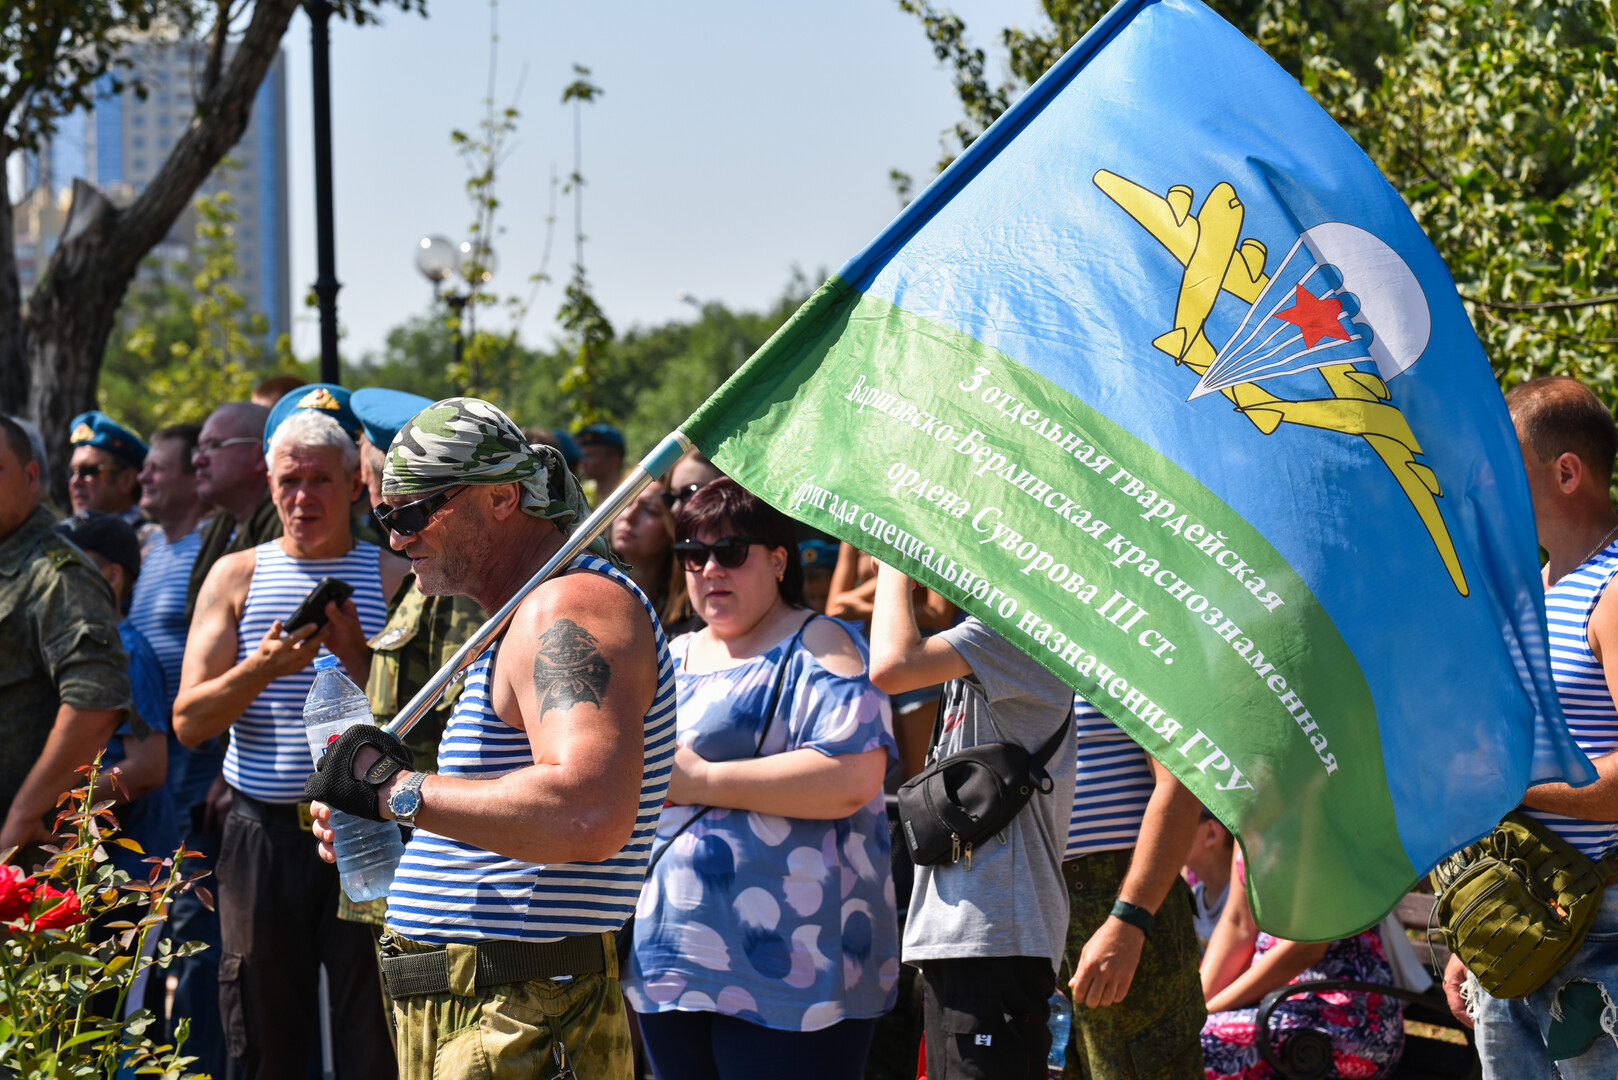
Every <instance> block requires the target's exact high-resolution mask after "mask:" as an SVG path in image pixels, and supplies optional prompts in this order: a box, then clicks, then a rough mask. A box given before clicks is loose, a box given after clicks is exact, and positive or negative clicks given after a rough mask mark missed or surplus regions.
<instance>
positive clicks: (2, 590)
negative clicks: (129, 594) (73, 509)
mask: <svg viewBox="0 0 1618 1080" xmlns="http://www.w3.org/2000/svg"><path fill="white" fill-rule="evenodd" d="M40 492H41V487H40V475H39V465H38V463H36V462H35V461H34V454H33V449H32V447H31V446H30V444H29V440H28V435H27V433H25V432H24V431H23V429H22V428H21V427H20V426H19V425H17V424H16V423H15V422H14V421H12V420H10V419H8V418H6V417H0V703H3V706H0V745H3V746H4V747H5V748H6V751H5V753H4V754H3V755H0V807H4V808H5V819H4V821H5V823H4V825H3V826H0V852H4V851H7V850H9V849H10V848H13V847H23V848H24V857H25V858H26V857H27V847H26V845H30V844H37V843H41V842H48V841H49V840H50V837H51V832H50V829H49V828H48V826H47V823H46V815H48V814H50V813H51V812H52V811H53V810H54V809H55V806H56V799H57V797H58V796H59V795H61V793H62V792H64V791H66V790H68V789H69V788H71V787H73V786H74V784H75V782H76V781H77V779H78V777H77V776H76V775H75V772H74V770H76V769H77V768H78V767H79V766H81V765H85V764H88V763H89V762H90V761H91V759H93V758H94V757H95V754H96V752H97V751H98V750H100V749H101V748H102V747H104V746H106V745H107V739H108V738H109V737H111V735H112V733H113V730H114V729H115V728H116V727H117V726H118V723H119V721H120V720H121V719H122V718H123V715H124V711H125V710H126V709H128V708H129V707H130V691H129V657H128V656H127V655H126V654H125V653H124V650H123V646H122V645H121V644H120V643H119V641H118V611H117V608H116V606H115V604H114V602H113V597H112V589H111V588H110V587H108V585H107V583H106V581H105V580H103V578H102V577H101V574H100V573H99V572H98V571H97V570H96V568H95V567H94V566H93V565H91V564H90V562H89V560H88V559H87V558H86V557H85V555H84V553H83V552H81V551H80V550H79V549H78V548H76V547H74V546H73V545H72V544H70V543H68V542H67V541H66V540H64V539H62V538H61V537H60V536H57V535H56V533H55V531H54V526H55V522H54V521H53V520H52V518H51V515H50V512H49V511H47V510H46V509H45V508H44V507H42V506H41V505H40Z"/></svg>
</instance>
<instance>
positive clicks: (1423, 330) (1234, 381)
mask: <svg viewBox="0 0 1618 1080" xmlns="http://www.w3.org/2000/svg"><path fill="white" fill-rule="evenodd" d="M1304 252H1307V258H1308V259H1309V260H1310V264H1309V265H1307V266H1305V265H1303V263H1304V259H1305V257H1306V256H1305V255H1304V254H1303V253H1304ZM1294 260H1297V262H1296V264H1294ZM1334 279H1335V280H1334ZM1311 282H1313V286H1312V287H1311V286H1310V283H1311ZM1296 286H1304V287H1306V288H1310V291H1311V292H1313V293H1314V295H1315V296H1316V297H1317V298H1319V299H1328V298H1337V299H1338V300H1339V301H1341V302H1342V304H1343V311H1342V314H1341V315H1340V316H1339V321H1340V322H1342V323H1344V324H1345V325H1344V330H1345V331H1347V332H1348V333H1349V335H1350V336H1349V339H1348V340H1346V341H1345V340H1343V339H1340V338H1335V337H1326V338H1322V339H1320V340H1318V341H1317V342H1316V343H1315V344H1314V345H1313V346H1309V345H1307V344H1306V342H1305V339H1304V335H1303V333H1302V332H1301V331H1300V330H1299V329H1298V328H1297V327H1296V326H1294V325H1293V324H1291V323H1289V322H1286V321H1284V320H1279V319H1277V318H1276V315H1277V314H1278V313H1280V312H1281V311H1283V310H1284V309H1285V308H1287V307H1288V306H1289V304H1288V301H1289V300H1291V299H1292V298H1293V295H1294V292H1293V290H1294V287H1296ZM1432 325H1433V323H1432V313H1431V311H1430V310H1429V309H1428V307H1427V297H1426V295H1425V294H1424V293H1423V292H1422V291H1421V285H1420V283H1418V282H1417V281H1416V275H1415V274H1413V273H1412V272H1411V270H1410V267H1409V266H1407V265H1406V264H1405V261H1404V260H1403V259H1401V258H1400V257H1399V255H1398V253H1397V252H1395V251H1394V250H1393V249H1392V248H1390V247H1388V245H1386V244H1384V243H1383V242H1382V241H1381V240H1379V239H1377V238H1376V237H1375V236H1373V235H1372V234H1370V233H1368V232H1366V231H1365V230H1364V229H1362V228H1360V227H1359V226H1357V225H1349V224H1347V223H1345V222H1341V221H1329V222H1326V223H1325V224H1323V225H1316V226H1315V227H1314V228H1312V229H1309V230H1308V231H1306V232H1305V233H1304V234H1303V235H1302V236H1300V237H1299V238H1298V240H1297V242H1296V243H1294V244H1293V245H1292V249H1291V250H1290V251H1288V252H1287V255H1286V258H1285V259H1282V260H1281V265H1280V266H1278V267H1277V268H1276V271H1275V273H1274V274H1273V275H1272V276H1271V277H1270V280H1269V281H1268V282H1267V283H1266V284H1265V286H1264V291H1263V292H1261V293H1259V295H1258V299H1256V300H1254V301H1253V306H1252V307H1251V308H1249V309H1248V312H1247V315H1246V317H1245V318H1243V319H1242V322H1241V325H1240V326H1238V327H1237V328H1236V332H1235V333H1234V334H1232V335H1231V336H1230V340H1229V341H1228V342H1226V343H1225V347H1224V348H1222V349H1220V350H1219V355H1218V356H1216V357H1215V358H1214V362H1213V363H1212V364H1210V365H1208V370H1207V371H1206V372H1205V373H1204V374H1203V376H1202V378H1201V379H1200V380H1198V382H1197V385H1196V389H1194V390H1192V392H1191V397H1192V398H1193V399H1195V398H1199V397H1201V396H1202V395H1204V394H1211V393H1214V392H1216V391H1219V390H1225V389H1228V388H1230V387H1232V386H1236V385H1238V384H1240V383H1251V382H1260V381H1262V380H1264V379H1275V378H1279V377H1281V376H1282V375H1295V374H1297V373H1298V372H1301V371H1311V370H1313V369H1315V368H1318V367H1324V366H1326V365H1327V364H1343V363H1352V362H1353V361H1354V360H1355V359H1356V358H1357V357H1359V356H1364V355H1366V354H1369V355H1370V357H1371V359H1372V360H1373V361H1375V362H1376V366H1377V372H1378V373H1379V374H1380V375H1381V376H1382V379H1383V380H1384V381H1387V380H1390V379H1392V378H1393V377H1394V376H1396V375H1398V374H1399V373H1400V372H1403V371H1404V370H1405V369H1407V368H1409V367H1410V366H1411V365H1412V364H1414V363H1415V362H1416V361H1417V360H1419V359H1421V354H1422V353H1423V352H1424V351H1425V350H1426V348H1427V341H1428V339H1429V338H1430V337H1431V335H1432ZM1261 335H1262V336H1261Z"/></svg>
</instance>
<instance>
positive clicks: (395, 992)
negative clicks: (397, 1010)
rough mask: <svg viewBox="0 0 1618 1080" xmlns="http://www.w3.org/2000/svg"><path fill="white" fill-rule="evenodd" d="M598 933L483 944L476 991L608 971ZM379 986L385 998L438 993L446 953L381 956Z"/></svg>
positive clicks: (446, 985) (444, 983)
mask: <svg viewBox="0 0 1618 1080" xmlns="http://www.w3.org/2000/svg"><path fill="white" fill-rule="evenodd" d="M601 938H602V935H600V934H581V935H579V936H577V937H569V938H562V939H561V940H560V941H545V942H532V941H484V942H480V943H478V944H477V945H474V946H472V947H473V948H475V949H476V950H477V956H478V961H477V976H476V980H475V982H474V986H475V987H476V989H478V990H483V989H487V988H488V987H491V986H500V985H502V984H505V983H520V982H528V981H529V980H531V979H554V978H557V977H558V976H561V975H593V974H596V973H598V972H604V971H606V970H607V954H606V950H605V948H603V946H602V942H601ZM382 983H383V985H384V986H386V987H387V991H388V994H389V996H391V997H395V998H404V997H412V996H414V995H416V994H442V993H445V992H446V991H448V990H449V989H450V978H449V953H448V952H447V951H445V950H444V949H443V948H435V949H430V950H428V951H425V952H406V953H397V954H394V955H388V954H387V953H386V951H385V947H384V953H383V956H382Z"/></svg>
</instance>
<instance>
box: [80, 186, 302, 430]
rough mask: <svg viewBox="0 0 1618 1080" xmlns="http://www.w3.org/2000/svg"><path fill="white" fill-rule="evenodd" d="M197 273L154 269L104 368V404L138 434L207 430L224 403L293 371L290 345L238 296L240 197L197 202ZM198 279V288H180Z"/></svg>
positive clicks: (137, 290)
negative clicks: (185, 427) (275, 338)
mask: <svg viewBox="0 0 1618 1080" xmlns="http://www.w3.org/2000/svg"><path fill="white" fill-rule="evenodd" d="M196 208H197V232H196V243H195V245H194V247H193V258H194V260H195V265H194V268H192V267H188V266H186V265H184V264H177V265H174V266H171V267H164V266H162V265H161V264H157V263H156V262H155V260H148V267H147V272H146V273H145V274H143V275H142V277H141V278H140V279H137V282H136V284H135V286H134V287H133V288H132V289H131V290H130V292H129V294H128V296H127V297H126V299H125V303H124V306H123V310H122V311H121V312H120V316H121V318H120V322H119V325H118V327H117V328H116V329H115V330H114V332H113V334H112V336H111V337H110V338H109V339H108V341H107V354H106V356H105V357H104V358H103V359H102V373H101V401H102V403H103V407H104V408H106V409H107V411H108V412H110V413H112V415H114V416H117V417H119V418H120V419H121V420H122V421H123V422H124V423H126V424H129V425H131V426H132V427H134V428H135V429H136V430H137V431H144V432H150V431H153V430H155V429H156V428H159V427H162V426H163V425H165V424H178V423H183V422H186V421H198V422H200V421H201V420H203V419H204V418H206V417H207V415H208V413H209V412H210V411H212V409H213V408H214V406H215V405H217V404H218V403H219V402H221V401H245V400H247V398H248V396H249V395H250V394H251V393H252V389H253V384H254V383H256V382H258V381H259V380H260V379H262V378H264V377H265V376H266V375H269V374H272V373H274V372H275V371H276V370H278V369H283V368H284V369H287V370H292V369H294V368H295V366H296V365H295V362H293V361H292V360H291V357H290V356H289V355H288V354H287V352H286V349H287V344H286V339H285V336H284V335H283V338H282V340H281V342H280V343H279V345H278V348H271V347H270V346H269V345H268V344H267V339H268V335H269V323H268V321H267V320H266V319H265V318H264V316H263V315H261V314H259V313H258V312H251V311H248V310H247V300H246V298H245V297H243V296H242V294H241V293H240V292H239V291H238V290H237V288H236V285H235V282H236V280H237V279H238V277H239V276H240V268H239V266H238V265H237V262H236V241H235V236H234V233H235V223H236V221H237V219H238V217H239V215H238V214H237V212H236V207H235V202H234V200H233V199H232V198H231V197H230V193H229V192H226V191H221V192H219V193H218V194H215V195H204V196H202V197H200V198H198V199H197V200H196ZM187 273H190V280H189V288H187V287H186V286H184V285H181V284H180V283H179V280H178V279H180V278H183V277H184V275H186V274H187Z"/></svg>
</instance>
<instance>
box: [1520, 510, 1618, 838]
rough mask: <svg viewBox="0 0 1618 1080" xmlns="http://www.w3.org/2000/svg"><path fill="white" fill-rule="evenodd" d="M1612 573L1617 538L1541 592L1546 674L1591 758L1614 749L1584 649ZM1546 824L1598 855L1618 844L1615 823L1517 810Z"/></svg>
mask: <svg viewBox="0 0 1618 1080" xmlns="http://www.w3.org/2000/svg"><path fill="white" fill-rule="evenodd" d="M1615 573H1618V541H1615V542H1613V543H1611V544H1608V545H1607V546H1606V547H1604V548H1602V549H1601V551H1600V552H1599V553H1598V554H1596V555H1594V556H1592V557H1591V558H1589V559H1587V560H1586V561H1585V562H1584V564H1583V565H1582V566H1580V567H1579V568H1578V569H1577V570H1575V571H1573V572H1572V573H1571V574H1569V575H1567V576H1566V577H1564V578H1563V579H1562V580H1561V581H1558V582H1557V583H1556V584H1555V585H1552V586H1551V587H1550V588H1549V589H1546V590H1545V618H1546V622H1547V623H1548V624H1549V628H1550V635H1551V640H1550V645H1551V678H1553V679H1555V680H1556V696H1557V697H1558V698H1559V699H1560V700H1561V702H1562V714H1563V715H1564V716H1566V717H1567V727H1568V731H1569V732H1571V733H1572V735H1573V741H1574V742H1575V743H1577V744H1578V746H1579V749H1580V750H1583V751H1584V752H1585V755H1586V756H1588V757H1591V758H1597V757H1600V756H1601V755H1602V754H1606V753H1610V752H1611V751H1612V750H1614V749H1618V708H1614V706H1613V701H1612V694H1611V693H1610V692H1609V691H1608V689H1607V676H1606V672H1605V671H1603V670H1602V668H1601V662H1600V661H1599V660H1597V659H1596V658H1595V654H1594V653H1592V652H1591V651H1590V613H1591V612H1593V611H1594V610H1595V606H1596V601H1597V600H1599V599H1601V590H1602V589H1604V588H1605V587H1606V585H1607V582H1608V581H1610V580H1612V576H1613V574H1615ZM1523 811H1524V813H1526V814H1528V815H1529V816H1530V817H1534V818H1538V819H1539V820H1540V821H1543V822H1544V823H1545V824H1547V825H1549V826H1550V827H1551V828H1552V829H1555V830H1556V832H1557V833H1558V834H1559V835H1560V836H1561V837H1562V838H1563V839H1564V840H1566V841H1567V842H1568V843H1570V844H1572V845H1573V846H1574V847H1576V848H1578V849H1579V850H1580V851H1582V852H1584V853H1585V854H1586V855H1588V856H1590V857H1591V858H1592V859H1599V858H1601V856H1603V855H1605V854H1606V853H1607V852H1608V851H1610V850H1612V849H1613V848H1615V847H1618V822H1611V821H1581V820H1579V819H1578V818H1570V817H1563V816H1562V815H1561V814H1552V813H1549V812H1547V811H1544V810H1530V809H1528V808H1527V807H1524V808H1523Z"/></svg>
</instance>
